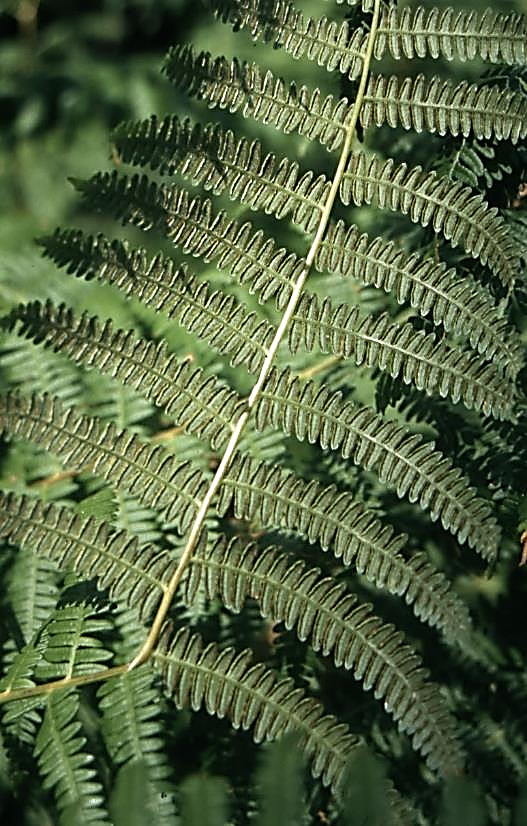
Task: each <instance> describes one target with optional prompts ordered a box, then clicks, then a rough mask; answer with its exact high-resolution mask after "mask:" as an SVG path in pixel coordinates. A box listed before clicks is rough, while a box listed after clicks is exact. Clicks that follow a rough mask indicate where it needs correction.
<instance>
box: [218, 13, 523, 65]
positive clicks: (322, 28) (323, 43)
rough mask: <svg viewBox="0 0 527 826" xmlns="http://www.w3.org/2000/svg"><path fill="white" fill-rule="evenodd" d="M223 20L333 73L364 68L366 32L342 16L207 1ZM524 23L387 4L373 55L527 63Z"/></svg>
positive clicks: (495, 15) (501, 17) (495, 16)
mask: <svg viewBox="0 0 527 826" xmlns="http://www.w3.org/2000/svg"><path fill="white" fill-rule="evenodd" d="M207 5H209V6H211V7H212V8H213V9H214V11H215V13H216V15H217V16H218V17H220V19H221V20H222V21H223V22H228V23H232V24H233V26H234V28H235V30H238V29H248V30H249V32H250V34H251V36H252V37H253V39H254V40H263V41H264V42H266V43H272V44H273V46H274V47H275V48H283V49H284V50H285V51H286V52H288V53H289V54H290V55H291V56H292V57H293V58H295V59H300V58H303V57H307V58H309V59H310V60H314V61H316V62H317V63H318V65H319V66H323V67H324V68H325V69H327V71H329V72H331V71H334V70H335V69H337V70H338V71H339V72H342V73H343V74H346V75H348V77H349V78H351V79H355V78H357V77H358V76H359V74H360V71H361V69H362V57H363V55H364V53H365V49H366V41H367V38H368V32H367V31H366V30H365V28H364V27H359V28H356V29H352V28H351V26H350V24H349V23H348V22H347V21H346V20H344V21H342V22H338V23H337V22H336V21H332V20H328V19H327V18H326V17H322V18H320V19H313V18H311V17H306V16H305V15H304V14H302V12H301V11H298V10H297V9H296V8H295V7H294V5H293V4H292V3H290V2H288V0H277V1H276V2H274V3H273V4H272V5H269V4H267V3H265V2H264V0H208V2H207ZM526 43H527V27H526V24H525V18H524V17H523V16H522V15H520V14H503V13H501V12H495V11H492V10H491V9H486V10H485V11H484V12H483V13H481V12H477V11H468V10H458V9H452V8H447V9H438V8H432V9H425V8H423V7H422V6H418V7H417V8H408V7H405V8H402V9H398V8H397V7H395V6H391V5H390V6H389V5H387V4H386V5H384V6H383V9H382V11H381V16H380V19H379V24H378V28H377V33H376V38H375V44H374V51H373V54H374V57H375V59H377V60H380V58H381V57H383V56H384V55H385V54H386V53H387V52H388V53H389V54H390V55H391V56H392V57H394V58H395V59H396V60H399V59H401V58H407V59H409V60H410V59H412V58H415V57H421V58H424V57H431V58H438V57H444V58H446V59H447V60H453V59H455V58H457V59H458V60H463V61H465V60H473V59H474V58H477V57H479V58H481V59H482V60H487V61H489V62H491V63H505V64H508V65H516V64H520V65H522V64H525V62H526V60H527V49H526V45H525V44H526Z"/></svg>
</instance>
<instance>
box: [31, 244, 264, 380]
mask: <svg viewBox="0 0 527 826" xmlns="http://www.w3.org/2000/svg"><path fill="white" fill-rule="evenodd" d="M41 243H42V244H43V245H44V247H45V250H46V254H47V255H49V256H50V257H52V258H53V259H54V261H56V263H57V264H59V265H61V266H67V270H68V272H70V273H74V274H75V275H77V276H80V277H86V278H93V277H97V278H100V279H101V280H102V279H104V280H105V281H107V282H108V283H110V284H115V285H116V286H117V287H119V289H121V290H122V291H123V293H124V294H125V295H127V296H134V297H136V298H139V299H140V300H141V301H142V302H143V303H144V304H145V305H146V306H153V307H155V309H156V311H157V312H162V313H165V314H166V315H167V316H168V317H169V318H172V319H175V320H177V321H178V322H179V323H180V324H181V325H183V326H184V327H185V328H186V329H187V330H188V331H189V332H192V333H196V334H197V335H199V336H200V337H201V338H204V339H205V340H206V341H208V343H209V344H210V345H211V347H213V348H214V349H215V350H216V351H217V352H219V353H223V354H228V355H230V356H231V364H232V365H233V366H238V365H241V364H243V365H245V366H246V367H247V369H248V370H249V371H250V372H256V371H258V370H259V368H260V367H261V365H262V363H263V361H264V359H265V354H266V348H267V347H268V346H269V344H270V343H271V340H272V336H273V334H274V328H273V327H272V325H271V324H269V322H267V321H265V320H263V319H261V318H258V317H257V316H256V314H255V313H253V312H250V311H249V309H248V308H247V307H246V306H245V305H243V304H240V303H239V302H237V301H236V299H235V297H234V296H232V295H226V294H224V293H222V292H221V291H214V292H213V291H211V290H210V288H209V287H208V285H207V284H206V283H205V282H200V281H198V280H197V279H196V278H195V277H194V276H193V275H191V273H190V272H189V270H188V268H187V267H186V266H185V265H184V264H181V265H176V264H175V263H174V261H173V260H172V259H170V258H167V257H165V256H162V255H156V256H155V257H152V256H149V255H148V254H147V252H146V250H143V249H135V250H129V249H128V246H127V245H126V244H125V243H123V242H121V241H118V240H113V241H109V240H108V239H106V238H105V237H104V236H102V235H99V236H97V237H96V238H94V237H93V236H86V235H84V234H83V233H82V232H79V231H76V230H69V231H65V232H61V231H57V232H56V233H55V234H54V235H53V236H51V237H50V238H46V239H43V240H42V241H41Z"/></svg>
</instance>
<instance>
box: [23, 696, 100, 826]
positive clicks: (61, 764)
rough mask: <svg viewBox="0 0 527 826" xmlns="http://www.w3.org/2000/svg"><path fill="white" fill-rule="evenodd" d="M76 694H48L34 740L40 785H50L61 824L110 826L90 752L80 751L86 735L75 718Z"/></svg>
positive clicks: (77, 706)
mask: <svg viewBox="0 0 527 826" xmlns="http://www.w3.org/2000/svg"><path fill="white" fill-rule="evenodd" d="M78 713H79V697H78V695H77V694H76V693H75V692H73V691H66V692H64V691H61V692H56V693H53V694H50V695H49V696H48V699H47V704H46V712H45V714H44V720H43V722H42V726H41V727H40V729H39V732H38V736H37V740H36V743H35V755H36V757H37V758H38V764H39V770H40V773H41V774H42V775H43V778H44V779H43V786H44V788H47V789H49V788H51V789H54V792H55V798H56V801H57V806H58V808H59V810H61V812H62V818H61V823H63V824H64V826H70V824H71V826H74V825H75V824H79V823H82V824H90V826H110V824H109V820H108V816H107V814H106V812H105V811H104V808H103V802H104V795H103V789H102V786H101V784H100V782H99V781H98V780H97V778H96V776H95V770H94V769H93V768H91V767H90V763H91V762H92V761H93V756H92V755H90V754H89V753H88V752H86V751H84V750H83V749H84V746H85V744H86V738H85V737H84V735H83V734H82V733H81V723H80V721H79V720H78Z"/></svg>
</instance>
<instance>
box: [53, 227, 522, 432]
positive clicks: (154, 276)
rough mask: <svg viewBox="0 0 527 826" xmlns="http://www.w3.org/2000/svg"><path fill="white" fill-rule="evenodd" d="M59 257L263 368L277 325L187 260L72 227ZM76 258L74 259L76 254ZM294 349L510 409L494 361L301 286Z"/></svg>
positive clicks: (238, 359) (492, 409) (234, 359)
mask: <svg viewBox="0 0 527 826" xmlns="http://www.w3.org/2000/svg"><path fill="white" fill-rule="evenodd" d="M46 243H49V248H50V249H51V250H52V254H53V255H54V257H56V258H59V257H60V259H61V260H64V258H65V257H66V256H68V257H70V264H69V269H70V271H73V272H75V273H76V274H79V275H86V274H87V275H88V276H90V275H92V274H94V275H99V277H103V278H105V279H106V280H108V281H110V282H111V283H116V284H118V285H119V286H120V287H121V288H122V289H123V290H124V291H125V292H126V293H130V292H131V293H132V294H134V295H138V296H140V297H143V296H146V303H147V304H153V305H154V306H155V307H156V309H157V310H158V311H163V312H166V313H167V314H168V315H169V316H170V317H172V318H176V319H177V320H178V321H179V322H180V323H181V324H182V325H183V326H185V327H186V329H188V330H189V331H191V332H194V333H196V334H197V335H199V336H200V337H201V338H204V339H205V340H206V341H207V342H208V343H209V344H210V345H211V346H212V347H214V349H216V350H217V351H218V352H219V353H222V354H227V355H229V356H230V357H231V364H233V365H239V364H245V366H246V367H247V369H249V370H250V371H252V372H258V370H259V368H260V367H261V364H262V363H263V360H264V358H265V353H266V349H265V347H266V346H268V345H269V343H270V342H271V340H272V338H273V335H274V333H275V328H274V327H273V326H272V325H271V324H270V323H269V322H267V321H264V320H263V319H261V318H259V317H258V315H256V313H254V312H249V310H248V309H247V308H246V307H245V306H244V305H242V304H240V303H238V302H237V301H236V299H235V298H234V297H233V296H226V295H224V294H223V293H221V292H212V291H211V290H210V289H209V288H208V286H207V284H206V283H200V282H197V281H196V279H194V278H193V277H192V276H190V275H189V274H188V272H187V270H186V268H185V267H181V268H178V267H175V266H173V265H172V262H171V261H170V260H169V259H168V260H167V259H163V258H162V257H159V256H156V257H155V258H154V259H150V260H149V259H147V258H146V255H145V253H144V252H143V251H142V250H137V251H131V252H128V250H127V248H126V247H125V246H124V245H123V244H122V243H121V242H119V241H114V242H108V241H106V239H104V238H97V239H93V238H92V237H87V238H86V237H85V236H83V235H82V234H81V235H79V234H77V233H75V232H72V233H68V234H66V235H65V236H64V235H62V236H60V237H56V236H54V237H53V238H51V239H49V241H48V242H46ZM71 259H73V260H71ZM288 342H289V348H290V350H291V352H293V353H296V352H297V351H298V350H299V349H300V347H304V348H306V349H307V350H312V349H314V347H316V346H318V347H319V348H320V349H321V350H322V352H329V353H332V354H334V355H339V356H344V357H345V358H352V359H353V360H354V361H355V362H356V363H357V364H359V365H360V364H366V365H367V366H368V367H378V368H379V369H381V370H387V371H389V372H390V375H392V376H393V377H395V376H399V375H401V374H402V376H403V379H404V381H405V382H406V383H410V382H413V383H414V384H415V385H416V387H417V388H418V389H420V390H424V391H425V392H426V393H427V394H428V395H433V394H439V395H442V396H447V395H448V396H450V397H451V398H452V399H453V401H455V402H457V401H459V400H460V399H462V400H463V402H464V403H465V404H466V405H467V406H468V407H474V408H475V409H483V411H484V412H485V413H494V414H495V415H498V416H505V417H506V416H507V415H509V414H510V411H511V407H512V400H513V399H512V391H513V388H512V385H510V384H509V382H508V381H506V380H505V379H503V378H502V377H501V376H500V375H499V374H498V372H497V371H496V370H495V368H494V367H493V366H491V365H487V366H483V365H481V364H480V363H479V360H477V359H475V358H474V356H472V355H470V354H469V353H463V352H462V351H459V350H456V351H454V350H451V349H450V348H449V347H448V345H447V344H446V343H444V342H442V341H437V340H436V338H435V337H434V336H433V335H428V336H425V335H424V333H419V332H417V331H416V330H415V328H414V327H413V326H412V325H411V324H406V325H404V326H402V327H399V326H397V325H394V324H393V323H392V322H391V321H390V320H389V318H388V317H387V316H385V315H383V316H379V317H377V318H375V319H373V318H372V317H371V316H362V315H361V313H360V310H359V309H358V307H356V306H355V307H349V306H347V305H340V306H338V307H336V308H333V307H332V304H331V302H330V301H329V299H325V300H324V301H323V302H320V301H319V299H318V298H317V297H316V296H314V295H311V294H309V293H307V292H305V293H304V295H303V297H302V299H301V301H300V303H299V305H298V308H297V310H296V312H295V314H294V316H293V318H292V325H291V329H290V332H289V336H288Z"/></svg>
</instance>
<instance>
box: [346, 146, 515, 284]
mask: <svg viewBox="0 0 527 826" xmlns="http://www.w3.org/2000/svg"><path fill="white" fill-rule="evenodd" d="M340 197H341V200H342V202H343V203H344V204H345V205H348V204H350V203H354V204H356V205H357V206H360V205H361V204H373V205H375V206H380V207H381V208H385V207H386V208H388V209H391V210H393V211H399V212H402V213H403V215H408V216H409V217H410V218H411V220H412V221H413V222H414V223H420V224H421V225H422V226H425V227H426V226H427V225H428V224H431V225H432V226H433V228H434V232H436V233H442V234H443V235H444V236H445V238H447V240H449V241H450V243H451V244H452V246H453V247H456V246H457V245H458V244H460V243H461V244H463V246H464V248H465V250H466V251H467V252H468V253H470V254H471V255H472V257H473V258H479V259H480V261H481V262H482V264H488V266H489V267H490V269H491V270H492V271H493V273H494V274H495V275H496V276H498V277H499V278H500V279H501V281H502V282H503V284H505V286H508V287H512V285H513V284H514V280H515V277H516V275H517V273H518V249H517V247H516V244H515V243H514V242H513V240H512V238H511V235H510V233H509V231H508V229H507V225H506V223H505V221H504V220H503V218H501V217H500V216H499V215H498V211H497V209H496V208H494V207H493V208H492V209H489V206H488V204H487V203H486V202H485V201H484V200H483V197H482V196H481V195H479V194H475V193H474V191H473V190H472V189H470V187H467V186H464V185H463V184H462V183H461V182H460V181H452V180H451V179H450V178H447V177H441V176H439V175H437V174H436V173H435V172H423V169H422V167H420V166H416V167H410V168H409V167H408V165H407V164H406V163H402V164H395V162H394V161H393V160H392V159H391V158H389V159H388V160H386V161H383V160H380V159H379V158H378V157H376V156H372V157H369V158H368V157H367V156H366V155H365V154H364V153H363V152H355V153H353V155H352V156H351V158H350V162H349V165H348V168H347V170H346V172H345V173H344V176H343V179H342V184H341V187H340Z"/></svg>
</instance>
